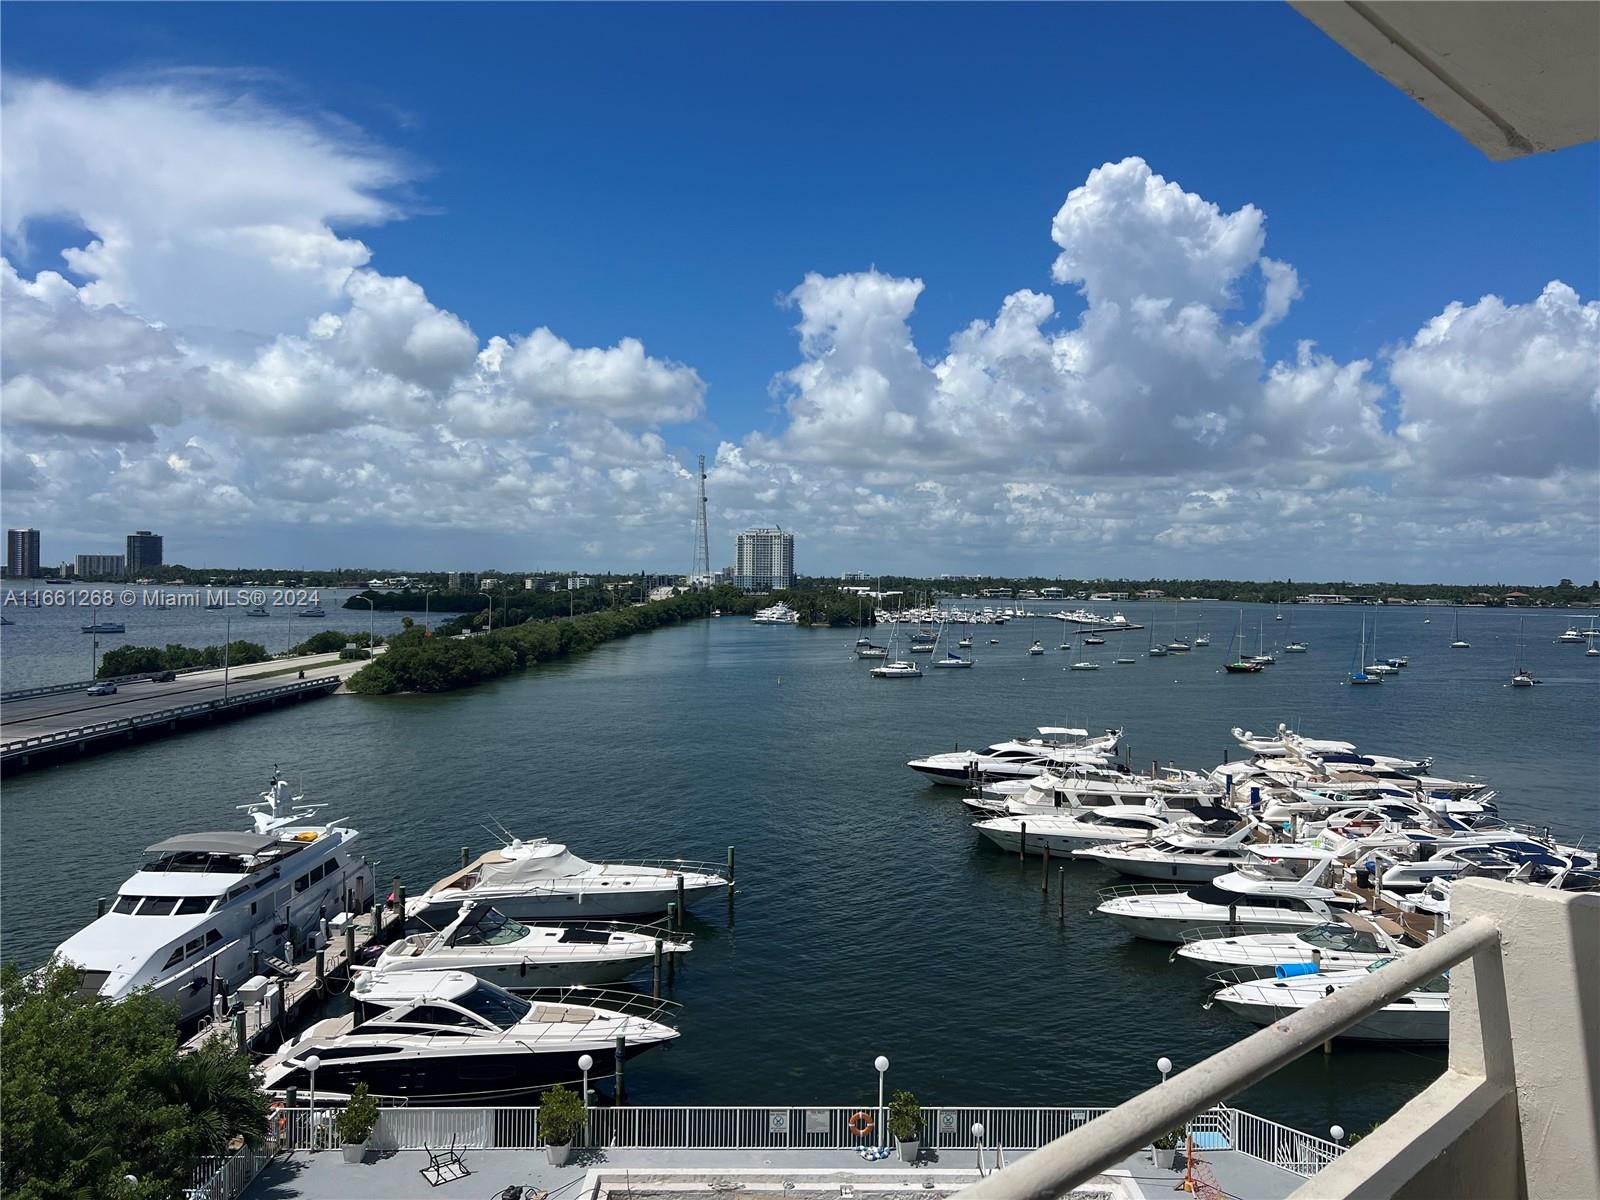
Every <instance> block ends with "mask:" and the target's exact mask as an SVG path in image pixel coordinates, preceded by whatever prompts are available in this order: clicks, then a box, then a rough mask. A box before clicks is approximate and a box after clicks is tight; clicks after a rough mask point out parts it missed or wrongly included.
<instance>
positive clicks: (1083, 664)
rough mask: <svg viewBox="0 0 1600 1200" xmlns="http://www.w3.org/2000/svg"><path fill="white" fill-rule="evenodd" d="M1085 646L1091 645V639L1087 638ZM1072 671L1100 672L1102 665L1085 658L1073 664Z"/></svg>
mask: <svg viewBox="0 0 1600 1200" xmlns="http://www.w3.org/2000/svg"><path fill="white" fill-rule="evenodd" d="M1083 644H1084V645H1085V646H1087V645H1088V644H1089V639H1088V638H1085V639H1084V642H1083ZM1072 669H1073V670H1074V671H1098V670H1099V669H1100V664H1099V663H1097V662H1095V661H1094V660H1093V659H1092V658H1088V657H1085V658H1083V659H1082V660H1080V661H1078V662H1075V663H1073V664H1072Z"/></svg>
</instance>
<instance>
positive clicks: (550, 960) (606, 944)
mask: <svg viewBox="0 0 1600 1200" xmlns="http://www.w3.org/2000/svg"><path fill="white" fill-rule="evenodd" d="M658 944H659V945H660V947H661V953H662V954H664V955H665V954H686V953H688V951H689V946H690V942H689V939H688V936H687V935H685V934H681V933H675V932H672V931H670V930H665V929H662V928H659V927H656V926H644V925H619V924H615V923H612V922H599V921H596V922H586V923H582V924H565V925H524V924H522V923H521V922H520V921H513V920H512V919H511V918H510V917H507V916H506V915H505V914H504V913H502V912H500V911H499V910H498V909H496V908H494V907H492V906H491V907H483V906H474V905H471V904H463V905H462V906H461V914H460V916H458V917H457V918H456V919H455V920H454V921H452V922H450V924H448V925H446V926H445V927H444V928H443V929H441V930H439V931H438V932H437V933H431V932H424V933H413V934H409V935H407V936H406V937H404V938H402V939H400V940H399V941H397V942H391V943H390V944H389V945H388V946H386V947H385V948H384V951H383V953H382V954H381V955H380V956H379V957H378V961H377V962H376V963H375V964H374V965H373V970H374V971H375V972H376V973H377V974H379V975H384V974H389V973H392V972H401V971H441V970H444V971H467V972H469V973H471V974H473V975H476V976H477V977H478V978H479V979H482V980H485V981H487V982H489V983H494V984H499V985H500V986H501V987H503V988H505V989H507V990H508V991H513V992H516V991H527V990H529V989H531V988H542V987H565V986H568V985H571V984H589V985H595V984H604V983H619V982H621V981H622V980H624V979H626V978H627V977H628V976H629V975H632V974H633V973H634V972H635V971H640V970H643V969H644V968H646V967H648V966H650V965H651V963H652V962H654V961H655V953H656V946H657V945H658Z"/></svg>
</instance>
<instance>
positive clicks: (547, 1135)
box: [539, 1083, 584, 1167]
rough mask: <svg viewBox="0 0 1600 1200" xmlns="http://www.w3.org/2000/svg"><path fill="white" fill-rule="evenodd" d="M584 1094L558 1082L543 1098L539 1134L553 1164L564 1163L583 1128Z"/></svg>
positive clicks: (541, 1098) (540, 1101)
mask: <svg viewBox="0 0 1600 1200" xmlns="http://www.w3.org/2000/svg"><path fill="white" fill-rule="evenodd" d="M583 1120H584V1110H583V1097H581V1096H579V1095H578V1093H577V1092H574V1091H572V1090H570V1089H569V1088H566V1087H563V1086H562V1085H561V1084H559V1083H558V1084H557V1085H556V1086H555V1087H553V1088H551V1089H550V1090H549V1091H548V1092H546V1093H545V1094H544V1095H543V1096H542V1097H540V1099H539V1136H540V1137H541V1138H543V1139H544V1148H545V1153H546V1154H548V1155H549V1156H550V1165H551V1166H552V1167H560V1166H564V1165H565V1164H566V1161H567V1155H568V1154H570V1153H571V1152H572V1143H573V1140H574V1139H575V1138H576V1137H577V1136H578V1133H579V1131H580V1130H581V1129H582V1128H583Z"/></svg>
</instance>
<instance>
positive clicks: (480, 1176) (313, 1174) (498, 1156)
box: [244, 1150, 1305, 1200]
mask: <svg viewBox="0 0 1600 1200" xmlns="http://www.w3.org/2000/svg"><path fill="white" fill-rule="evenodd" d="M463 1157H464V1159H465V1161H466V1164H467V1167H468V1168H469V1169H470V1170H471V1171H472V1174H471V1175H468V1176H467V1177H465V1178H464V1179H458V1180H454V1181H452V1182H449V1183H444V1184H441V1185H439V1186H438V1187H430V1186H429V1185H428V1183H427V1182H426V1181H425V1180H424V1179H423V1178H422V1176H421V1174H419V1172H420V1171H421V1170H422V1168H424V1167H426V1166H427V1165H428V1155H427V1152H426V1151H422V1150H400V1151H395V1152H393V1153H390V1154H387V1155H385V1156H383V1157H381V1158H377V1159H376V1160H374V1161H372V1162H367V1163H363V1164H361V1165H359V1166H351V1165H347V1164H346V1163H345V1161H344V1159H343V1156H342V1155H341V1154H340V1153H339V1151H337V1150H333V1151H321V1152H319V1153H316V1154H308V1153H306V1152H304V1151H300V1152H297V1153H294V1154H287V1155H284V1156H282V1157H280V1158H277V1159H275V1160H273V1161H272V1162H271V1163H269V1164H268V1165H267V1166H266V1168H265V1169H264V1170H263V1171H262V1172H261V1174H260V1176H258V1177H257V1179H256V1181H255V1182H254V1183H253V1184H252V1185H251V1186H250V1187H249V1188H248V1189H247V1190H246V1191H245V1193H244V1196H245V1200H423V1198H425V1197H426V1198H429V1200H455V1198H461V1200H466V1198H468V1197H470V1198H471V1200H493V1198H494V1197H498V1196H499V1195H500V1194H501V1192H502V1191H504V1190H505V1189H506V1188H508V1187H512V1186H514V1185H515V1186H521V1187H524V1188H526V1187H529V1186H532V1187H536V1188H538V1189H539V1190H540V1191H547V1192H550V1193H552V1194H553V1196H554V1200H579V1197H580V1196H582V1195H583V1194H584V1190H583V1188H582V1186H581V1184H582V1181H583V1179H584V1178H585V1176H586V1175H587V1174H588V1172H590V1171H596V1172H600V1173H603V1174H606V1175H614V1174H616V1173H618V1172H639V1173H641V1174H642V1175H645V1176H652V1175H659V1174H661V1173H666V1172H672V1173H677V1172H692V1173H694V1174H695V1175H696V1176H703V1175H706V1174H716V1175H719V1176H724V1175H725V1176H726V1177H727V1178H729V1179H730V1180H733V1181H735V1182H736V1181H737V1178H738V1176H739V1175H741V1174H745V1173H759V1174H762V1175H770V1174H772V1173H773V1172H779V1173H782V1172H786V1171H795V1172H800V1171H824V1172H839V1171H849V1172H852V1173H855V1174H856V1175H857V1178H856V1180H855V1182H856V1183H857V1184H862V1185H866V1186H870V1185H871V1180H870V1179H864V1178H862V1177H863V1176H870V1175H872V1174H874V1173H881V1174H883V1175H884V1176H885V1181H886V1183H890V1182H891V1180H890V1177H893V1176H898V1177H900V1180H901V1181H903V1178H904V1176H905V1175H907V1174H911V1173H922V1174H926V1175H927V1176H928V1177H929V1178H930V1179H932V1180H934V1181H935V1186H936V1188H938V1189H939V1190H941V1191H952V1190H955V1189H956V1188H958V1187H960V1186H964V1185H965V1184H966V1183H969V1182H972V1180H973V1179H974V1178H975V1174H976V1168H977V1158H976V1153H975V1151H972V1150H961V1151H953V1150H946V1151H943V1152H942V1153H940V1154H938V1155H935V1154H933V1153H932V1152H929V1153H927V1154H925V1155H924V1157H923V1158H922V1160H921V1161H920V1162H919V1163H918V1164H917V1165H916V1166H915V1167H912V1166H908V1165H907V1164H905V1163H902V1162H900V1161H899V1159H898V1158H888V1159H884V1160H882V1161H880V1162H868V1161H866V1160H864V1159H862V1158H861V1157H860V1156H859V1155H857V1154H856V1153H854V1152H853V1151H849V1150H581V1151H580V1150H574V1151H573V1153H572V1157H571V1158H570V1159H568V1161H567V1164H566V1165H565V1166H563V1167H552V1166H551V1165H550V1163H549V1162H548V1160H547V1159H546V1156H545V1153H544V1151H542V1150H467V1151H465V1152H464V1154H463ZM1021 1157H1023V1155H1022V1154H1021V1153H1015V1152H1014V1153H1011V1154H1008V1155H1007V1156H1006V1161H1007V1162H1015V1161H1017V1159H1019V1158H1021ZM1203 1158H1204V1162H1205V1165H1206V1169H1207V1171H1208V1172H1209V1180H1208V1182H1214V1184H1215V1185H1216V1186H1217V1187H1219V1188H1220V1189H1221V1191H1222V1192H1223V1193H1224V1194H1226V1195H1228V1196H1230V1197H1239V1198H1241V1200H1283V1198H1285V1197H1287V1196H1288V1195H1289V1194H1290V1193H1291V1192H1293V1191H1294V1189H1295V1188H1296V1187H1298V1186H1299V1185H1300V1184H1302V1183H1304V1182H1305V1181H1304V1179H1302V1178H1301V1177H1300V1176H1298V1175H1295V1174H1293V1173H1292V1172H1290V1171H1285V1170H1282V1169H1281V1168H1278V1167H1275V1166H1273V1165H1272V1164H1270V1163H1267V1162H1263V1161H1261V1160H1260V1159H1256V1158H1252V1157H1250V1156H1248V1155H1245V1154H1240V1153H1238V1152H1236V1151H1228V1150H1225V1151H1208V1152H1206V1153H1205V1154H1204V1155H1203ZM984 1161H985V1165H986V1166H987V1167H991V1168H992V1167H993V1166H994V1152H993V1151H992V1150H990V1151H986V1152H985V1155H984ZM1124 1172H1125V1174H1123V1173H1124ZM1116 1173H1117V1174H1119V1175H1121V1178H1120V1179H1118V1180H1117V1182H1119V1183H1121V1184H1123V1185H1124V1187H1126V1189H1127V1192H1128V1193H1131V1194H1132V1195H1136V1196H1140V1197H1143V1198H1144V1200H1169V1198H1170V1197H1171V1196H1172V1195H1173V1193H1174V1192H1175V1191H1179V1190H1180V1188H1181V1179H1182V1175H1181V1173H1179V1172H1176V1171H1162V1170H1159V1169H1157V1168H1156V1167H1154V1166H1152V1165H1151V1162H1150V1158H1149V1156H1148V1155H1139V1156H1135V1157H1133V1158H1129V1159H1127V1160H1125V1161H1124V1162H1122V1163H1121V1164H1120V1165H1119V1167H1118V1168H1116ZM1200 1178H1202V1179H1205V1178H1206V1177H1205V1175H1201V1176H1200ZM633 1182H634V1183H635V1184H638V1183H640V1182H642V1180H639V1179H635V1180H633ZM702 1182H703V1181H702ZM796 1182H797V1183H800V1184H801V1185H802V1186H804V1184H805V1182H806V1181H803V1180H796ZM1088 1186H1090V1185H1086V1187H1088ZM707 1194H708V1195H711V1194H713V1193H709V1192H708V1193H707ZM1202 1194H1204V1193H1202Z"/></svg>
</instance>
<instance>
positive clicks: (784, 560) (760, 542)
mask: <svg viewBox="0 0 1600 1200" xmlns="http://www.w3.org/2000/svg"><path fill="white" fill-rule="evenodd" d="M734 582H735V583H736V584H738V586H739V587H741V588H743V589H744V590H745V591H747V592H772V591H778V590H780V589H782V588H787V587H793V586H794V534H792V533H785V532H784V531H783V530H781V529H778V528H776V527H774V528H771V529H768V528H761V529H746V530H745V531H744V532H743V533H741V534H740V535H739V538H738V542H737V544H736V554H735V556H734Z"/></svg>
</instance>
